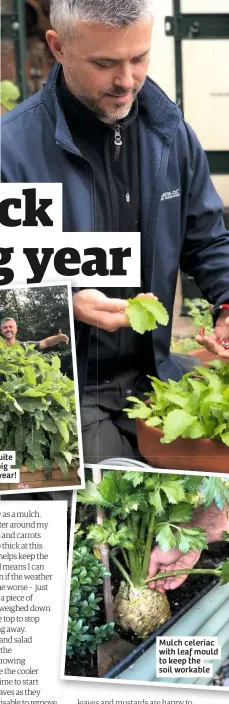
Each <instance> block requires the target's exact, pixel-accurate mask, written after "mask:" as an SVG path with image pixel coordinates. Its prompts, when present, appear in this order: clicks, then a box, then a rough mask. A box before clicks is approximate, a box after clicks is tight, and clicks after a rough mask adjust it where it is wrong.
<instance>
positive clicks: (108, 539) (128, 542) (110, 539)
mask: <svg viewBox="0 0 229 704" xmlns="http://www.w3.org/2000/svg"><path fill="white" fill-rule="evenodd" d="M87 537H88V540H91V541H92V542H93V543H94V544H95V543H96V545H104V544H107V545H111V546H112V547H115V546H116V545H119V546H120V547H122V548H126V549H127V550H133V549H134V539H135V534H134V532H133V531H132V533H131V532H130V530H129V528H128V526H126V525H125V524H124V523H118V521H117V519H116V518H110V519H108V518H107V519H105V520H104V521H103V524H102V525H93V526H89V527H88V534H87Z"/></svg>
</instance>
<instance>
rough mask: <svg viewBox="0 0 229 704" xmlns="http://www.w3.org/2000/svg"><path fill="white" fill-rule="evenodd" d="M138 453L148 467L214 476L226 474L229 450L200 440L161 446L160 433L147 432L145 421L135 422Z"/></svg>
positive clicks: (210, 441) (148, 428)
mask: <svg viewBox="0 0 229 704" xmlns="http://www.w3.org/2000/svg"><path fill="white" fill-rule="evenodd" d="M136 426H137V440H138V449H139V452H140V454H141V456H142V457H145V459H146V460H147V461H148V463H149V465H150V466H151V467H156V468H160V469H172V470H173V471H174V470H175V471H176V470H183V471H184V472H186V471H190V472H204V473H205V474H206V472H216V473H222V474H223V473H224V474H229V447H227V446H226V445H224V443H223V442H216V441H215V440H208V439H207V438H200V439H197V440H191V439H189V438H187V439H185V440H183V438H177V440H174V442H171V443H169V444H166V445H163V444H162V443H161V442H160V440H161V438H162V437H163V433H162V431H161V430H159V429H158V428H150V427H149V426H147V425H146V422H145V421H144V420H141V419H140V418H137V421H136Z"/></svg>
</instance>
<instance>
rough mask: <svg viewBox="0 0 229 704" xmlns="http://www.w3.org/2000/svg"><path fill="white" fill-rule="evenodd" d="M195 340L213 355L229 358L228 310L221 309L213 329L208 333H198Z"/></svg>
mask: <svg viewBox="0 0 229 704" xmlns="http://www.w3.org/2000/svg"><path fill="white" fill-rule="evenodd" d="M196 341H197V342H198V343H199V345H202V346H204V347H206V349H207V350H208V351H209V352H212V353H213V354H214V355H215V356H217V355H218V357H221V358H222V359H224V360H229V310H221V311H220V314H219V316H218V318H217V322H216V326H215V330H214V331H213V332H212V333H211V334H210V335H204V333H203V334H201V333H199V334H198V335H196Z"/></svg>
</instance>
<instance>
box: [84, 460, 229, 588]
mask: <svg viewBox="0 0 229 704" xmlns="http://www.w3.org/2000/svg"><path fill="white" fill-rule="evenodd" d="M214 479H216V481H215V482H214V481H213V480H214ZM89 485H90V486H89V489H90V491H88V485H87V486H86V489H85V490H80V491H78V492H77V496H78V502H79V503H81V502H82V503H84V502H86V503H92V504H97V505H98V506H104V501H106V507H105V511H106V518H105V520H104V522H103V525H102V526H101V525H98V526H97V525H96V526H94V525H93V526H89V527H88V530H87V540H88V541H89V542H91V543H92V544H93V545H95V546H98V545H100V544H103V543H107V544H108V545H110V546H111V547H112V548H114V547H115V548H117V547H119V548H120V550H121V553H122V556H123V558H124V568H125V570H126V569H127V570H128V574H130V579H131V582H132V584H134V585H135V586H136V587H138V586H139V585H141V584H142V583H143V582H144V580H145V579H146V577H147V572H148V567H149V559H150V552H151V549H152V546H153V545H154V544H155V543H158V544H159V545H160V547H161V548H162V550H163V551H165V552H167V551H168V550H170V549H171V548H173V547H177V548H179V550H181V552H183V553H187V552H189V550H193V551H194V552H197V551H199V550H203V549H204V548H206V547H207V538H206V534H205V532H204V531H203V529H202V528H199V527H198V526H196V525H190V524H191V523H192V520H193V516H194V510H195V508H196V507H197V506H199V505H203V506H205V507H206V508H208V507H209V506H210V505H211V504H213V503H214V501H216V503H217V505H218V506H219V508H221V509H222V508H224V507H225V506H227V505H229V489H228V482H227V481H226V480H224V479H220V478H214V477H209V478H208V477H204V478H203V477H195V476H193V477H189V476H188V477H186V476H185V475H177V474H169V475H167V474H160V473H157V472H154V473H150V474H149V473H148V472H123V471H118V472H114V471H107V470H106V471H104V472H103V479H102V481H101V482H100V483H99V484H97V485H96V486H95V485H94V489H93V490H92V487H93V483H92V482H90V483H89ZM104 496H105V497H106V498H105V499H104ZM90 497H91V498H90Z"/></svg>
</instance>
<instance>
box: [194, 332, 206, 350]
mask: <svg viewBox="0 0 229 704" xmlns="http://www.w3.org/2000/svg"><path fill="white" fill-rule="evenodd" d="M195 340H196V342H198V343H199V345H201V347H203V344H204V342H203V338H202V337H201V335H196V336H195Z"/></svg>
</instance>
